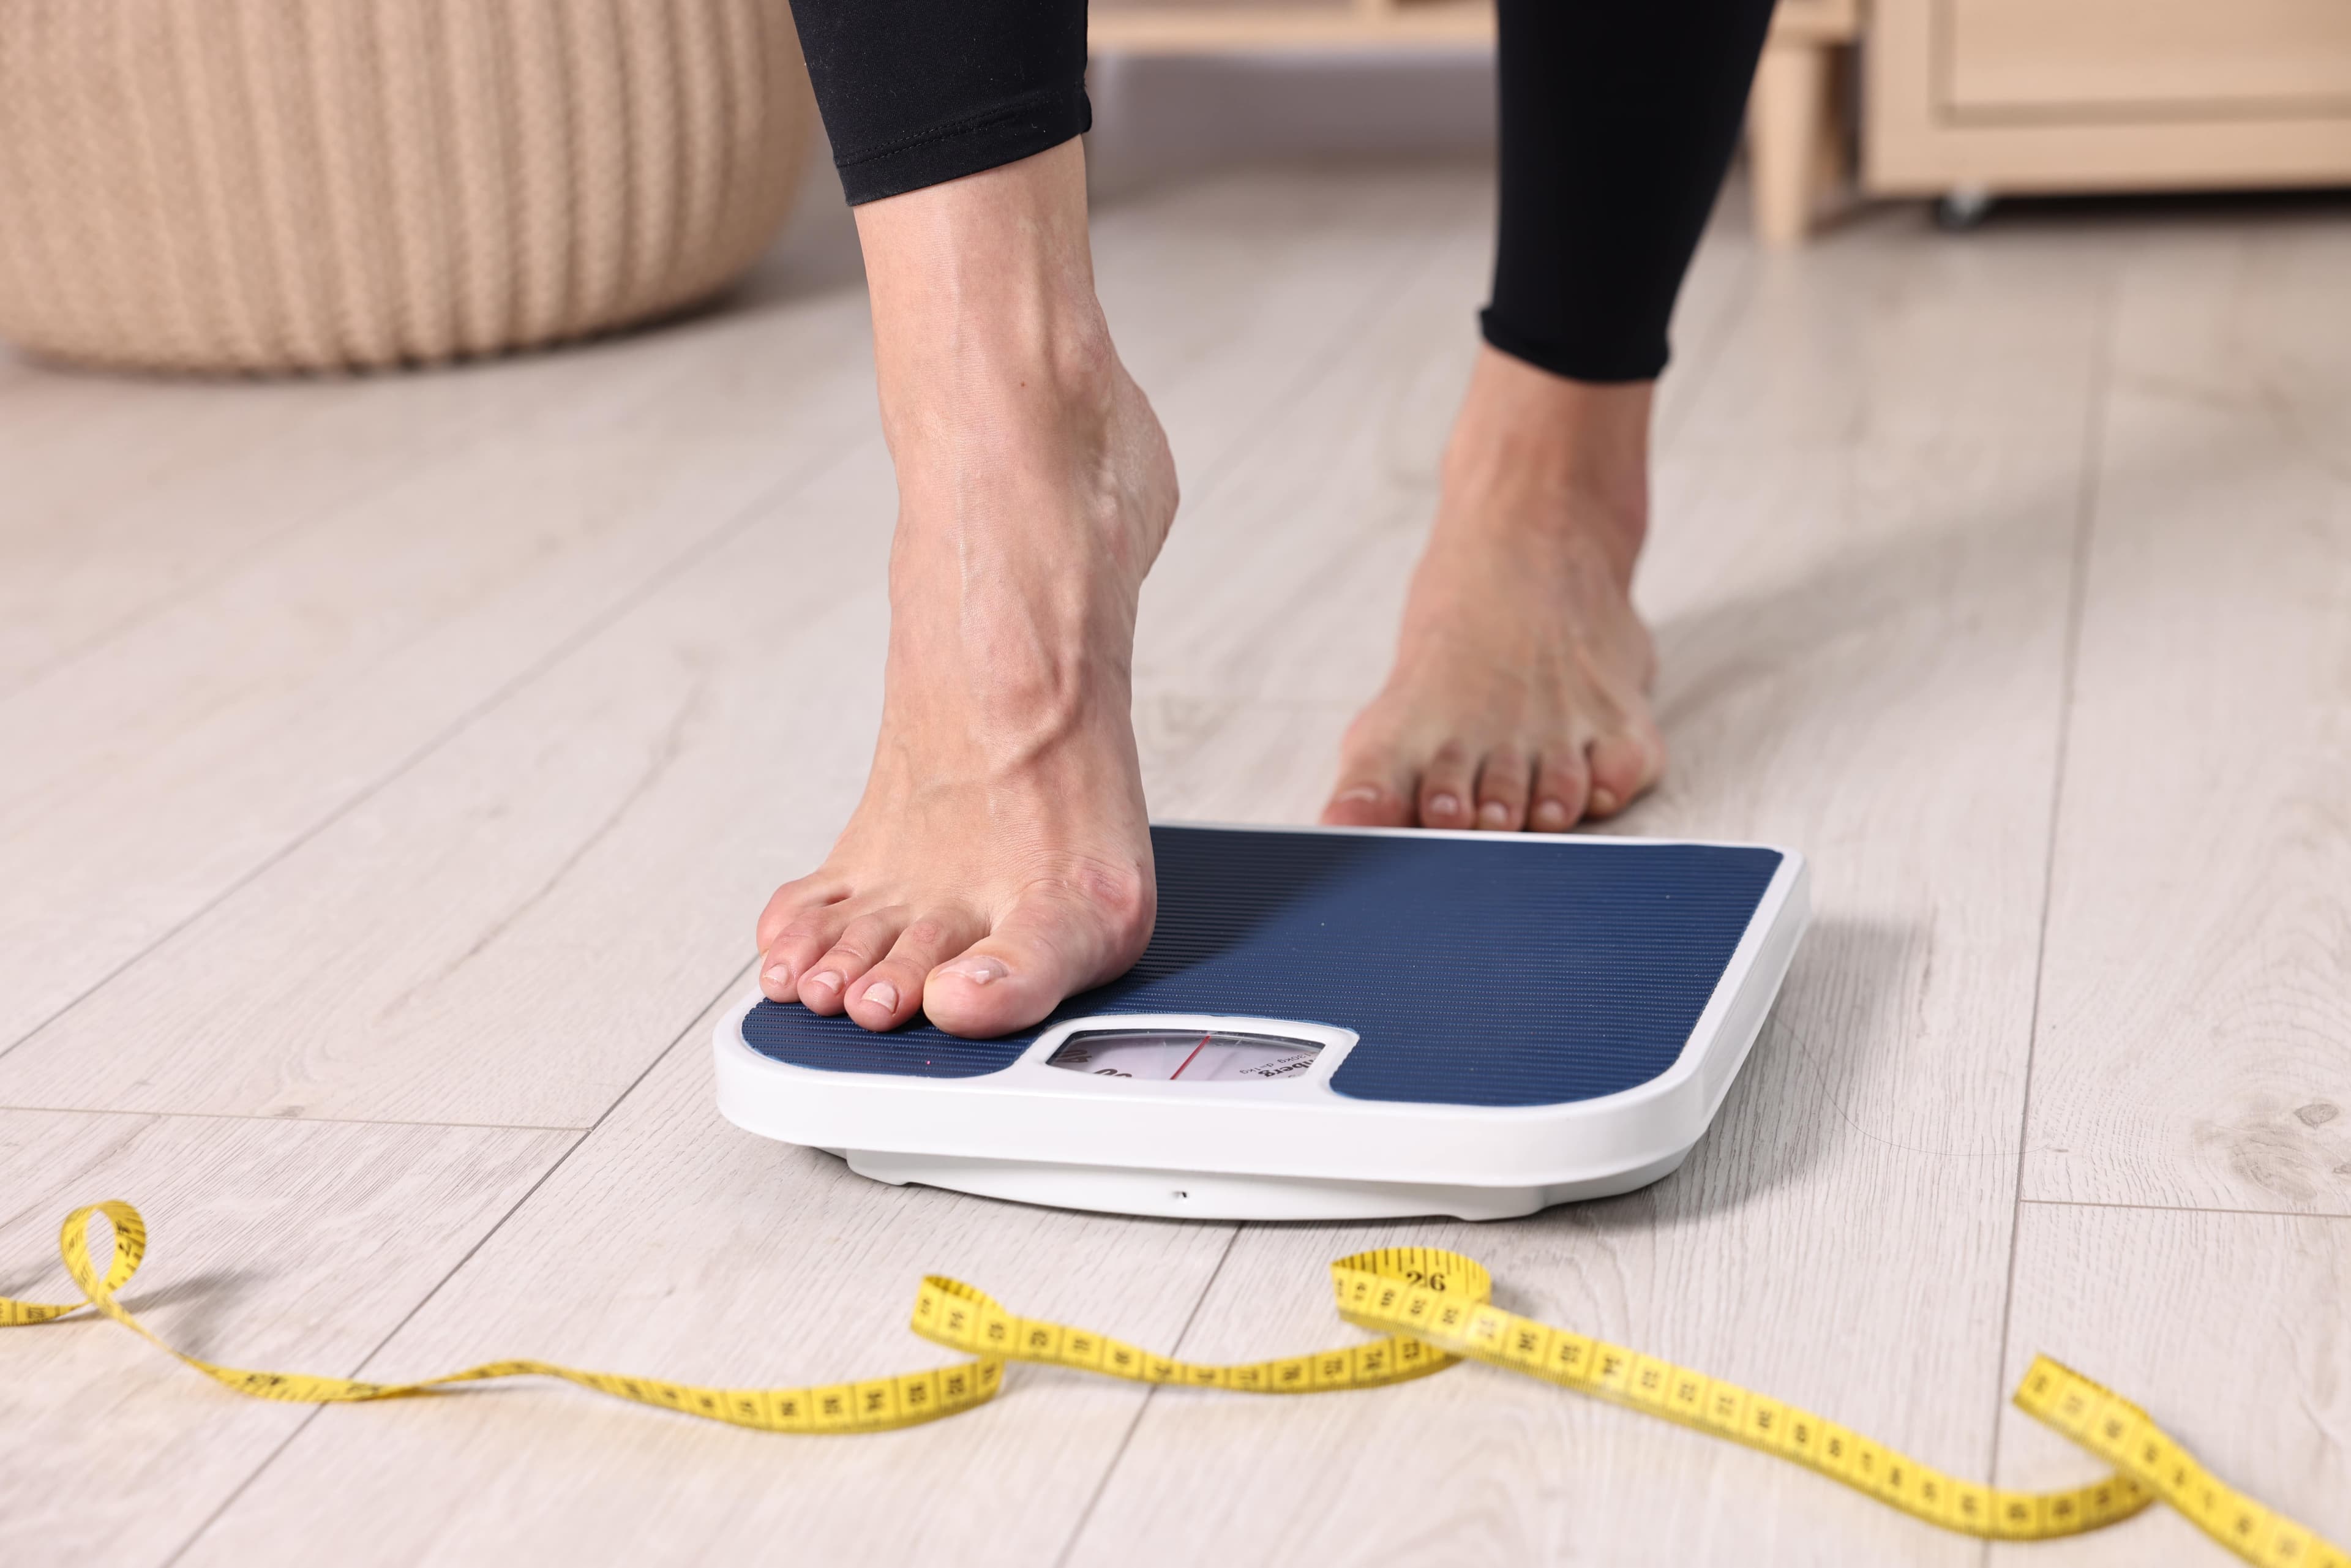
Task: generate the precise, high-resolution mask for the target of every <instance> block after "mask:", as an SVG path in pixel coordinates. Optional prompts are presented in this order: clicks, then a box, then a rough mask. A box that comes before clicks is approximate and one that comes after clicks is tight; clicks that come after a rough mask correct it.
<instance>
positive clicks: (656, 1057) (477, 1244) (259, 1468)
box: [161, 964, 753, 1568]
mask: <svg viewBox="0 0 2351 1568" xmlns="http://www.w3.org/2000/svg"><path fill="white" fill-rule="evenodd" d="M752 967H753V966H752V965H751V964H745V965H744V966H742V967H740V968H738V969H737V970H736V971H735V972H734V973H733V974H731V975H729V976H727V977H726V985H724V986H722V987H721V988H719V989H718V991H717V993H716V995H714V996H713V997H712V998H710V1000H709V1001H707V1002H705V1004H704V1005H703V1006H702V1007H700V1008H699V1009H695V1015H694V1018H693V1019H692V1020H690V1021H689V1022H688V1023H687V1024H686V1025H685V1027H684V1029H682V1030H679V1031H678V1032H677V1034H676V1036H675V1038H674V1039H672V1040H671V1041H670V1042H669V1044H667V1045H666V1046H664V1047H663V1048H662V1049H661V1050H660V1051H656V1052H654V1053H653V1060H652V1061H648V1062H646V1063H645V1065H644V1071H642V1072H639V1073H638V1074H637V1075H636V1077H634V1078H632V1079H631V1080H630V1081H629V1085H628V1087H627V1088H625V1089H623V1090H622V1091H621V1092H620V1093H618V1094H616V1095H614V1096H613V1097H612V1103H611V1104H609V1105H607V1106H605V1107H604V1113H603V1114H602V1115H601V1116H599V1117H597V1118H596V1120H595V1121H594V1123H592V1124H590V1126H589V1127H588V1129H587V1130H586V1131H585V1132H582V1133H581V1134H580V1135H579V1136H578V1137H576V1138H574V1139H572V1140H571V1142H570V1144H569V1146H567V1147H566V1148H565V1149H564V1151H563V1152H562V1153H561V1154H559V1155H556V1156H555V1158H554V1159H553V1160H551V1161H549V1163H548V1166H547V1168H546V1169H545V1170H543V1171H541V1172H539V1174H538V1180H537V1181H534V1182H532V1183H531V1184H530V1186H528V1187H527V1188H525V1189H524V1191H523V1194H522V1196H521V1197H517V1198H516V1199H515V1200H514V1202H513V1203H512V1204H511V1205H509V1206H508V1207H507V1211H506V1212H505V1213H504V1214H501V1215H500V1216H498V1218H496V1220H495V1221H493V1222H492V1223H491V1224H490V1225H489V1227H488V1228H486V1229H485V1230H483V1232H482V1233H481V1235H479V1236H477V1237H475V1239H474V1244H473V1245H472V1246H471V1247H468V1248H466V1249H465V1256H463V1257H461V1258H459V1259H458V1260H456V1262H455V1263H453V1264H451V1265H450V1266H449V1269H448V1270H447V1271H446V1272H445V1273H444V1274H443V1275H442V1276H441V1278H440V1279H438V1280H436V1281H434V1283H433V1285H432V1288H431V1289H429V1290H427V1291H425V1292H424V1293H423V1295H421V1296H419V1297H417V1298H416V1300H415V1301H414V1302H413V1304H412V1305H411V1306H410V1307H409V1309H408V1311H407V1312H403V1313H402V1314H401V1318H400V1321H399V1322H396V1323H394V1324H392V1327H391V1328H389V1329H387V1330H386V1331H385V1332H384V1334H383V1337H382V1338H381V1339H379V1340H377V1341H376V1343H375V1345H374V1347H373V1348H372V1349H371V1350H369V1351H368V1353H367V1354H365V1355H362V1356H360V1358H359V1360H358V1361H357V1362H356V1363H355V1364H353V1365H352V1367H351V1370H350V1372H348V1373H346V1374H345V1376H348V1377H358V1376H360V1375H361V1374H363V1373H364V1372H366V1371H367V1366H368V1363H370V1362H371V1361H373V1360H374V1359H375V1358H376V1357H377V1356H379V1355H381V1354H383V1350H384V1347H385V1346H386V1345H389V1344H390V1343H392V1341H393V1340H395V1339H397V1338H399V1337H400V1331H401V1330H402V1329H404V1328H406V1327H407V1326H408V1325H409V1324H410V1323H411V1322H413V1321H414V1320H415V1317H416V1314H417V1313H419V1312H423V1310H424V1309H425V1308H426V1307H427V1306H429V1305H431V1304H432V1302H433V1300H434V1298H435V1297H436V1296H438V1295H440V1293H441V1292H442V1291H444V1290H445V1289H447V1288H448V1285H449V1281H452V1280H455V1278H456V1277H457V1276H458V1275H459V1274H461V1273H463V1272H464V1271H465V1266H466V1265H467V1264H468V1263H471V1262H472V1261H473V1260H474V1259H475V1256H476V1255H478V1254H479V1253H480V1252H481V1250H482V1249H483V1248H485V1247H486V1246H488V1245H489V1244H490V1241H491V1239H492V1238H494V1237H496V1235H497V1234H498V1233H499V1232H500V1231H502V1230H504V1229H505V1228H507V1221H508V1220H511V1219H512V1218H514V1217H515V1216H516V1215H517V1214H519V1213H521V1212H522V1209H523V1207H524V1206H525V1205H526V1204H528V1203H529V1202H530V1200H531V1199H532V1198H533V1197H537V1196H538V1190H539V1188H541V1187H543V1186H546V1185H547V1184H548V1183H549V1182H550V1181H552V1180H554V1179H555V1173H556V1172H558V1171H559V1170H561V1169H562V1168H563V1167H564V1166H566V1165H567V1164H569V1162H570V1159H571V1156H572V1155H576V1154H578V1153H579V1152H580V1150H581V1149H583V1148H585V1147H587V1145H588V1141H589V1140H590V1138H592V1137H594V1136H595V1134H596V1130H597V1129H598V1128H599V1127H601V1126H602V1125H603V1124H605V1123H606V1122H609V1121H611V1118H612V1113H613V1112H615V1111H617V1110H619V1109H620V1108H621V1107H622V1105H623V1104H625V1103H627V1102H628V1098H629V1096H630V1095H632V1094H633V1093H635V1092H637V1086H638V1085H639V1084H642V1083H643V1082H644V1081H645V1080H646V1079H647V1078H650V1077H652V1076H653V1069H655V1068H657V1067H659V1066H660V1065H661V1064H662V1063H663V1062H664V1061H668V1060H669V1057H670V1053H671V1052H672V1051H675V1050H676V1049H677V1048H678V1047H679V1046H681V1045H684V1043H685V1042H686V1041H687V1040H692V1039H694V1038H695V1033H696V1030H695V1024H697V1023H699V1022H701V1021H702V1019H703V1018H704V1017H705V1016H706V1015H707V1014H708V1013H709V1011H710V1009H712V1008H715V1007H716V1006H717V1005H718V1004H719V1003H720V1002H723V1001H725V1000H726V997H727V995H728V993H730V992H732V991H733V990H734V989H735V988H737V986H739V985H741V984H742V983H743V981H744V980H745V978H747V977H748V976H749V975H750V973H751V970H752ZM326 1408H327V1407H326V1406H323V1405H318V1406H312V1407H311V1409H310V1412H309V1414H308V1415H307V1416H303V1417H302V1419H301V1420H299V1421H298V1422H296V1423H295V1424H294V1427H293V1429H292V1430H290V1431H288V1432H287V1434H286V1437H285V1439H284V1440H283V1441H281V1442H280V1443H278V1444H277V1447H275V1448H271V1449H270V1450H269V1452H268V1453H266V1454H265V1455H263V1456H262V1457H261V1459H260V1462H259V1463H257V1464H256V1465H255V1466H254V1467H253V1469H250V1470H248V1471H247V1472H246V1476H245V1479H243V1480H240V1481H239V1482H237V1483H236V1485H235V1487H233V1488H231V1489H230V1490H229V1493H228V1495H227V1496H226V1497H224V1498H223V1499H221V1500H220V1505H219V1506H218V1507H217V1508H214V1510H213V1511H212V1512H210V1513H208V1514H206V1515H205V1516H204V1520H203V1521H202V1522H200V1523H198V1524H197V1526H196V1527H195V1529H193V1530H192V1531H189V1532H188V1535H187V1539H185V1540H184V1541H182V1542H180V1544H179V1545H177V1546H175V1547H173V1548H172V1551H171V1553H170V1554H169V1555H168V1556H166V1557H164V1558H163V1560H162V1564H161V1568H172V1564H173V1563H177V1562H179V1561H180V1560H181V1559H182V1558H183V1557H185V1556H186V1555H187V1554H188V1552H189V1551H190V1550H191V1549H192V1548H193V1547H194V1545H195V1544H196V1542H199V1541H201V1540H203V1539H204V1532H205V1531H208V1530H210V1529H211V1528H212V1527H213V1526H214V1524H216V1523H218V1522H219V1521H221V1519H222V1518H223V1517H224V1516H225V1515H226V1514H227V1512H228V1511H229V1510H230V1509H232V1508H234V1507H235V1506H236V1502H237V1500H238V1499H239V1498H241V1497H243V1496H244V1495H245V1494H246V1491H248V1490H251V1488H252V1486H253V1483H254V1482H255V1481H257V1480H259V1479H261V1476H262V1473H263V1472H264V1471H266V1470H267V1469H269V1467H270V1466H272V1465H274V1464H276V1463H277V1458H278V1456H279V1455H281V1454H283V1453H285V1452H286V1450H287V1448H291V1447H293V1445H294V1440H295V1439H296V1438H297V1437H300V1436H301V1435H302V1434H303V1433H304V1432H306V1431H308V1430H309V1428H310V1424H311V1423H312V1422H314V1421H316V1420H317V1419H318V1418H319V1416H320V1415H321V1414H323V1413H324V1412H325V1410H326Z"/></svg>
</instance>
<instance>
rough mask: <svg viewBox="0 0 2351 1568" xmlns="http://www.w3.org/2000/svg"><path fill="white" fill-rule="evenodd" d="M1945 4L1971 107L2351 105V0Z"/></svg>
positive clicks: (1956, 73) (1954, 101) (1958, 86)
mask: <svg viewBox="0 0 2351 1568" xmlns="http://www.w3.org/2000/svg"><path fill="white" fill-rule="evenodd" d="M1939 4H1940V5H1941V6H1942V7H1943V20H1944V23H1945V26H1943V27H1942V28H1940V29H1938V31H1939V32H1940V33H1941V37H1942V42H1943V50H1945V51H1948V55H1947V57H1946V59H1945V60H1944V62H1943V63H1944V66H1945V68H1946V71H1947V74H1946V75H1945V77H1944V79H1945V81H1946V82H1947V83H1948V84H1949V104H1950V106H1951V107H1952V108H1954V109H1958V110H2051V111H2071V112H2074V113H2077V114H2078V113H2081V112H2084V111H2085V110H2086V111H2095V110H2100V109H2116V110H2120V109H2126V108H2137V109H2140V110H2148V109H2154V110H2163V109H2179V110H2189V111H2195V110H2199V109H2200V110H2208V111H2211V110H2221V111H2225V110H2237V111H2239V112H2252V113H2260V112H2261V111H2262V110H2264V109H2274V110H2294V109H2297V108H2304V109H2307V108H2318V107H2321V106H2326V107H2340V106H2342V105H2344V104H2345V103H2346V102H2351V0H1939ZM1938 52H1943V51H1938Z"/></svg>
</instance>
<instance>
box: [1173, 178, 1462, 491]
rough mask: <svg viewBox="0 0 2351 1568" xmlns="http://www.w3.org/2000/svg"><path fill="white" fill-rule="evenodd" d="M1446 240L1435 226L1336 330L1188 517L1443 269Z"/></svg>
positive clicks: (1206, 486) (1218, 463)
mask: <svg viewBox="0 0 2351 1568" xmlns="http://www.w3.org/2000/svg"><path fill="white" fill-rule="evenodd" d="M1445 239H1446V230H1445V228H1444V227H1443V225H1442V224H1441V223H1439V222H1437V220H1432V221H1431V223H1430V225H1429V226H1428V227H1427V228H1426V229H1424V230H1423V231H1422V233H1421V236H1420V243H1419V245H1418V246H1416V247H1414V248H1412V249H1409V250H1407V251H1406V253H1405V256H1403V257H1402V258H1401V259H1399V260H1398V261H1397V262H1396V263H1395V267H1394V268H1393V270H1392V272H1391V275H1390V277H1388V279H1387V282H1386V283H1385V285H1384V287H1380V288H1378V289H1376V290H1374V291H1373V293H1372V295H1371V297H1370V298H1366V299H1365V300H1364V303H1363V304H1362V305H1360V306H1358V307H1357V308H1356V309H1355V311H1354V312H1353V314H1352V315H1350V316H1348V317H1347V318H1346V319H1344V320H1343V322H1341V323H1340V324H1339V325H1338V326H1337V327H1336V328H1334V329H1332V333H1331V336H1330V338H1329V340H1327V341H1326V342H1325V343H1324V345H1323V347H1322V351H1321V352H1320V353H1319V354H1317V355H1315V356H1314V357H1313V358H1311V360H1309V361H1307V362H1306V364H1305V365H1304V367H1303V368H1301V370H1300V371H1298V373H1297V374H1296V375H1294V376H1292V377H1291V378H1290V381H1289V382H1288V383H1287V384H1286V386H1285V387H1284V388H1283V390H1282V392H1280V394H1279V395H1277V396H1276V397H1274V398H1273V399H1272V400H1271V402H1270V405H1269V410H1268V416H1267V417H1265V418H1263V419H1259V420H1254V421H1252V422H1251V423H1250V424H1249V430H1248V431H1247V433H1246V434H1243V435H1241V436H1240V438H1239V439H1238V440H1236V441H1234V442H1233V443H1232V444H1231V445H1229V446H1228V447H1227V448H1225V450H1224V451H1222V452H1220V453H1218V454H1217V455H1216V457H1215V458H1213V459H1212V460H1211V461H1210V462H1209V463H1208V464H1207V466H1206V467H1205V468H1203V469H1202V470H1201V476H1200V480H1199V483H1198V484H1197V485H1196V486H1195V487H1194V490H1193V493H1192V497H1191V499H1190V502H1189V504H1188V505H1187V506H1186V507H1184V508H1183V511H1184V512H1188V513H1189V515H1191V516H1192V517H1198V516H1199V515H1200V513H1201V511H1202V510H1203V509H1205V508H1206V507H1207V502H1208V498H1209V497H1212V496H1214V495H1215V494H1216V492H1217V486H1221V485H1222V484H1224V482H1225V481H1226V480H1227V479H1228V477H1229V476H1231V474H1232V472H1233V470H1234V469H1236V468H1237V467H1238V466H1239V465H1240V464H1241V462H1242V460H1243V459H1244V458H1246V457H1247V456H1248V455H1249V454H1250V453H1251V452H1253V451H1255V450H1256V449H1257V444H1258V443H1259V442H1261V441H1266V440H1270V439H1271V437H1272V434H1273V433H1274V432H1275V431H1276V430H1277V429H1278V428H1279V421H1278V418H1277V417H1276V416H1277V415H1278V414H1279V413H1280V411H1281V410H1283V409H1286V408H1291V407H1295V406H1297V405H1298V404H1299V403H1301V402H1305V401H1306V400H1307V398H1308V397H1309V396H1310V395H1311V393H1312V392H1313V390H1314V388H1315V387H1316V386H1317V385H1318V384H1319V383H1320V382H1322V381H1323V380H1325V379H1326V378H1327V377H1329V376H1330V375H1332V373H1333V372H1334V371H1337V370H1338V368H1339V366H1340V365H1341V364H1343V362H1344V361H1345V360H1346V357H1347V350H1349V349H1351V348H1353V346H1354V345H1356V344H1357V343H1359V342H1361V341H1362V340H1364V336H1365V335H1366V332H1367V330H1368V329H1369V327H1370V324H1371V323H1372V322H1373V321H1374V320H1376V319H1378V318H1379V316H1380V314H1381V313H1382V312H1383V311H1384V310H1385V309H1386V308H1388V306H1389V305H1390V304H1391V303H1392V302H1394V300H1395V298H1396V297H1397V296H1399V295H1401V294H1403V293H1405V291H1406V290H1408V289H1409V288H1410V287H1412V285H1413V283H1414V282H1415V281H1416V279H1417V278H1418V277H1420V275H1421V273H1422V272H1424V271H1425V270H1426V269H1427V268H1428V267H1434V266H1436V265H1437V256H1438V254H1439V253H1440V252H1441V251H1442V250H1443V249H1444V242H1445ZM1179 515H1181V514H1179Z"/></svg>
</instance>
